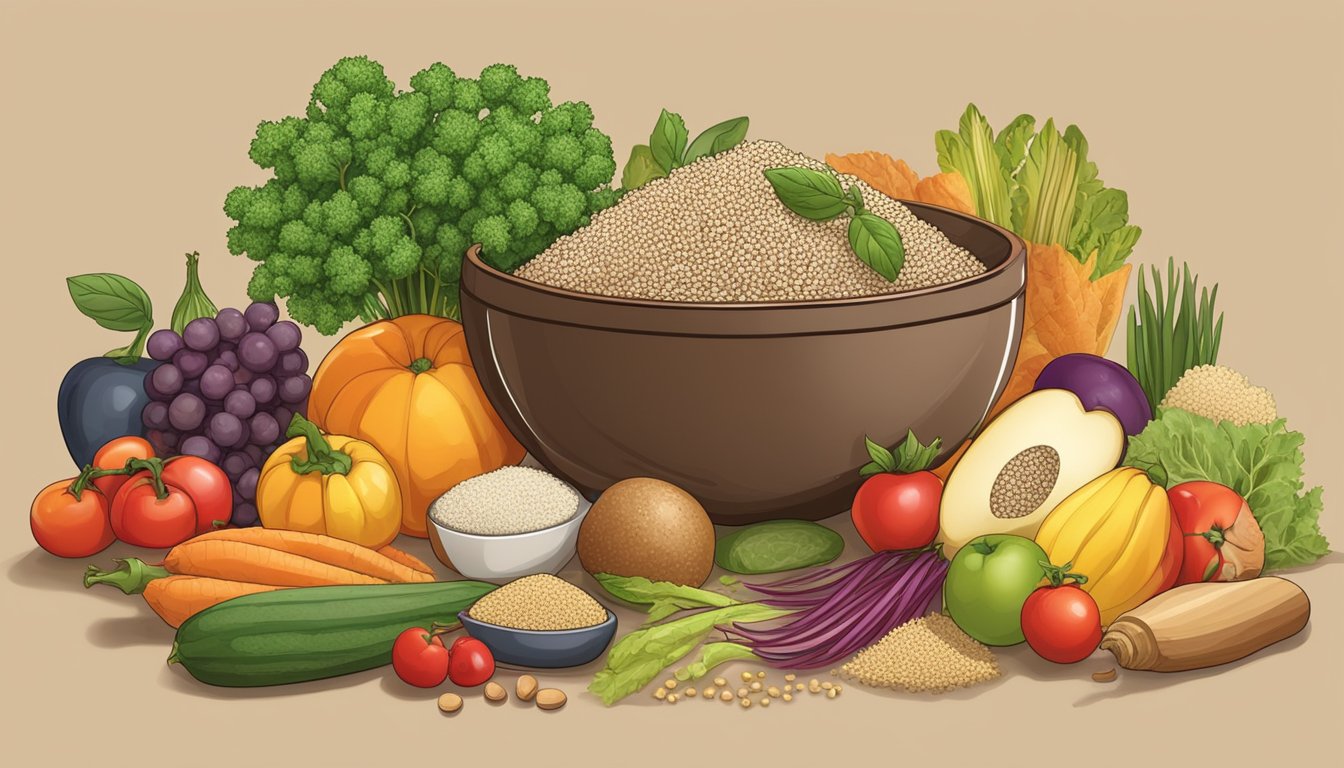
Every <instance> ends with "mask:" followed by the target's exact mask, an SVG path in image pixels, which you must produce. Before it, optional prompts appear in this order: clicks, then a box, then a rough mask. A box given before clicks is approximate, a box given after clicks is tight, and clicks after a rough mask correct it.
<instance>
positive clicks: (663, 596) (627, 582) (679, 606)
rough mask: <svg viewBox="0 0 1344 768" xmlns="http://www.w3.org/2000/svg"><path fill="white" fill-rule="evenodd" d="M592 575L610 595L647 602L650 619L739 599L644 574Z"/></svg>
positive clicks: (659, 619) (732, 602) (716, 606)
mask: <svg viewBox="0 0 1344 768" xmlns="http://www.w3.org/2000/svg"><path fill="white" fill-rule="evenodd" d="M594 578H595V579H597V583H598V584H601V585H602V588H603V589H605V590H606V591H607V592H608V593H610V594H611V596H612V597H615V598H618V599H620V600H624V601H625V602H627V603H634V604H635V605H642V606H647V611H648V614H649V618H648V621H649V622H650V623H652V622H657V621H662V620H663V619H665V618H667V617H668V616H671V615H672V614H674V613H677V612H678V611H684V610H688V609H692V608H722V607H724V606H728V605H735V604H737V602H738V601H737V600H734V599H732V598H731V597H728V596H726V595H720V594H719V593H717V592H710V591H709V590H706V589H697V588H695V587H687V586H684V585H681V584H673V583H671V582H667V581H650V580H648V579H646V578H644V577H643V576H616V575H614V574H610V573H599V574H597V575H596V576H594Z"/></svg>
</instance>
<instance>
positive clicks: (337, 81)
mask: <svg viewBox="0 0 1344 768" xmlns="http://www.w3.org/2000/svg"><path fill="white" fill-rule="evenodd" d="M248 156H249V157H250V158H251V159H252V161H253V162H254V163H255V164H256V165H258V166H259V167H261V168H263V169H267V170H270V171H271V172H272V178H271V179H270V180H268V181H267V182H266V183H264V184H262V185H261V186H257V187H237V188H235V189H233V190H232V191H230V192H229V193H228V195H227V196H226V197H225V199H224V212H225V214H226V215H227V216H228V217H229V218H230V219H232V220H233V222H234V226H232V227H231V228H230V229H229V232H228V247H229V251H230V252H231V253H234V254H237V255H245V256H247V257H248V258H250V259H252V260H254V261H256V262H258V263H257V266H256V269H255V270H254V272H253V275H252V280H251V281H250V282H249V284H248V294H249V296H251V297H252V298H253V299H255V300H258V301H264V300H272V299H276V298H282V299H284V300H285V301H286V304H287V307H288V309H289V313H290V315H291V317H293V318H294V319H295V320H296V321H298V322H301V323H305V324H307V325H311V326H313V327H315V328H316V329H317V330H318V331H320V332H322V333H325V334H332V333H336V332H338V331H339V330H340V328H341V326H342V325H343V324H344V323H346V322H349V321H351V320H353V319H355V318H356V317H360V316H368V315H369V313H370V311H371V310H376V313H378V314H381V313H382V312H383V311H384V308H385V311H386V312H387V313H389V314H391V315H398V314H405V313H411V312H426V313H431V314H440V315H447V316H456V314H457V281H458V279H459V277H460V275H461V259H462V255H463V253H464V252H465V251H466V249H467V247H468V246H470V245H471V244H472V243H480V245H481V249H482V256H483V257H484V258H485V259H486V260H487V261H488V262H490V263H491V264H493V265H495V266H496V267H498V268H501V269H513V268H516V267H518V266H520V265H522V264H523V263H524V262H526V261H527V260H528V259H530V258H531V257H533V256H535V255H536V254H538V253H540V252H541V251H542V250H545V248H546V247H547V246H548V245H550V243H551V242H553V241H554V240H555V239H556V238H557V237H560V236H561V235H565V234H568V233H569V232H572V231H574V229H576V228H578V227H580V226H583V225H584V224H586V223H587V222H588V220H589V217H590V216H591V215H592V214H593V213H595V212H596V211H599V210H601V209H603V208H606V207H608V206H610V205H611V204H613V203H614V202H615V201H616V199H617V193H616V192H615V191H613V190H612V189H611V187H610V184H611V180H612V176H613V175H614V174H615V172H616V162H615V158H614V157H613V155H612V146H611V138H610V137H609V136H607V135H606V134H604V133H602V132H601V131H599V130H597V129H595V128H593V112H592V109H591V108H589V106H588V105H587V104H584V103H582V102H566V103H563V104H558V105H554V106H553V105H552V104H551V99H550V84H549V83H547V82H546V81H545V80H543V79H541V78H537V77H527V76H523V75H520V74H519V72H518V70H517V69H516V68H514V67H513V66H510V65H507V64H493V65H491V66H488V67H486V68H485V69H483V70H482V71H481V73H480V75H479V76H478V77H477V78H466V77H459V76H458V75H457V74H456V73H455V72H454V71H453V70H452V69H450V68H449V67H447V66H446V65H444V64H432V65H430V66H429V67H427V68H425V69H423V70H421V71H420V72H417V73H416V74H415V75H414V76H412V77H411V79H410V89H409V90H406V91H399V90H398V89H397V87H396V86H395V84H393V82H392V81H391V80H390V79H388V77H387V74H386V73H385V71H384V69H383V67H382V65H380V64H379V63H378V62H376V61H373V60H371V59H369V58H367V57H362V56H360V57H351V58H345V59H341V60H340V61H338V62H337V63H336V64H335V65H334V66H333V67H332V68H331V69H329V70H327V71H326V72H324V73H323V74H322V76H321V77H320V78H319V79H318V82H317V83H316V84H315V85H314V86H313V89H312V93H311V98H310V100H309V101H308V104H307V106H306V109H305V110H304V112H303V115H302V116H296V117H285V118H283V119H280V120H275V121H266V122H262V123H261V124H260V125H258V126H257V131H256V135H255V137H254V138H253V140H252V142H251V145H250V147H249V150H248Z"/></svg>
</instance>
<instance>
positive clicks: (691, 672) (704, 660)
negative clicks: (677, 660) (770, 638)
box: [672, 642, 760, 683]
mask: <svg viewBox="0 0 1344 768" xmlns="http://www.w3.org/2000/svg"><path fill="white" fill-rule="evenodd" d="M747 660H752V661H760V659H759V657H757V656H756V654H755V653H753V652H752V650H751V649H750V648H748V647H747V646H745V645H742V644H741V643H729V642H718V643H709V644H708V645H706V646H705V647H704V648H702V649H700V658H698V659H696V660H695V661H693V662H691V663H690V664H687V665H686V666H684V667H682V668H681V669H678V670H677V671H676V672H675V673H673V675H672V676H673V677H675V678H677V679H678V680H680V681H682V682H683V683H685V682H689V681H691V680H699V679H700V678H702V677H704V676H705V675H708V674H709V673H710V672H713V671H714V669H715V668H716V667H718V666H720V665H723V664H727V663H728V662H730V661H747Z"/></svg>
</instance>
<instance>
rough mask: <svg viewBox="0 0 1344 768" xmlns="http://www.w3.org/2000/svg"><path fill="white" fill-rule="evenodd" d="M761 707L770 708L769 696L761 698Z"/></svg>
mask: <svg viewBox="0 0 1344 768" xmlns="http://www.w3.org/2000/svg"><path fill="white" fill-rule="evenodd" d="M761 706H762V707H768V706H770V697H769V696H762V697H761Z"/></svg>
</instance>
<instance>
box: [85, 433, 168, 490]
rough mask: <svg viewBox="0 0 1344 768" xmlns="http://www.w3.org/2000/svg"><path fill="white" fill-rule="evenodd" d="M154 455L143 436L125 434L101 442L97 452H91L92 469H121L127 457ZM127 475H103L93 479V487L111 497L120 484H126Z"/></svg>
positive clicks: (138, 457)
mask: <svg viewBox="0 0 1344 768" xmlns="http://www.w3.org/2000/svg"><path fill="white" fill-rule="evenodd" d="M153 455H154V448H153V447H151V446H150V444H149V441H148V440H146V439H144V438H143V437H136V436H135V435H127V436H126V437H118V438H116V439H113V440H108V441H107V442H106V443H104V444H103V447H102V448H99V449H98V452H97V453H95V454H93V468H94V469H121V468H122V467H124V466H126V460H127V459H148V458H149V457H151V456H153ZM129 477H130V476H129V475H105V476H103V477H97V478H94V479H93V485H94V487H95V488H97V489H98V490H100V491H102V492H103V496H105V497H107V498H109V499H111V498H113V497H115V496H116V495H117V491H119V490H121V486H123V485H125V484H126V480H127V479H129Z"/></svg>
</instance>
